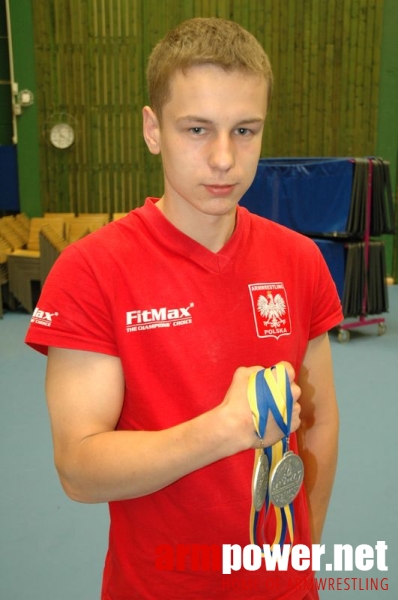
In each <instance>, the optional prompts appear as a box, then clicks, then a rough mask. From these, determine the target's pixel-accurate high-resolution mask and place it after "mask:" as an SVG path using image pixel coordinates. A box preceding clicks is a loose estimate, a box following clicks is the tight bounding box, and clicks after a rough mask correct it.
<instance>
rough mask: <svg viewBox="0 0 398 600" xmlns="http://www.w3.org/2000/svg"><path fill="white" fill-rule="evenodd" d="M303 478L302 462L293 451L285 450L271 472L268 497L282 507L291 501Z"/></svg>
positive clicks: (275, 504)
mask: <svg viewBox="0 0 398 600" xmlns="http://www.w3.org/2000/svg"><path fill="white" fill-rule="evenodd" d="M303 479H304V464H303V461H302V460H301V458H300V457H299V456H298V455H297V454H295V453H294V452H291V451H289V452H286V454H284V456H283V458H282V459H281V460H280V461H279V462H278V464H277V465H276V467H275V468H274V470H273V471H272V473H271V478H270V480H269V498H270V501H271V502H272V504H273V505H274V506H277V507H278V508H282V507H283V506H287V505H289V504H291V503H292V502H293V500H294V499H295V497H296V496H297V494H298V493H299V491H300V488H301V484H302V483H303Z"/></svg>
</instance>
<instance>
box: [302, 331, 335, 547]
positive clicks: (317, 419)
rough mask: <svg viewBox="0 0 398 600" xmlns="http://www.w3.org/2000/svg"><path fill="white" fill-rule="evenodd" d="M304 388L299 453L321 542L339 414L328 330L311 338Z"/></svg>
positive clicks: (316, 534)
mask: <svg viewBox="0 0 398 600" xmlns="http://www.w3.org/2000/svg"><path fill="white" fill-rule="evenodd" d="M298 383H299V386H300V388H301V390H302V394H301V398H300V404H301V415H300V416H301V426H300V429H299V430H298V432H297V433H298V441H299V447H300V453H301V456H302V458H303V460H304V464H305V484H306V490H307V496H308V500H309V510H310V520H311V533H312V538H313V539H312V541H313V543H315V544H316V543H320V541H321V536H322V529H323V525H324V522H325V518H326V512H327V508H328V505H329V500H330V496H331V492H332V487H333V482H334V477H335V472H336V464H337V452H338V429H339V417H338V408H337V402H336V394H335V389H334V382H333V368H332V358H331V351H330V344H329V337H328V335H327V334H324V335H322V336H319V337H318V338H315V339H314V340H311V341H310V342H309V344H308V348H307V352H306V355H305V358H304V361H303V367H302V369H301V372H300V374H299V380H298Z"/></svg>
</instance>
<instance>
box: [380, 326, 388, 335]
mask: <svg viewBox="0 0 398 600" xmlns="http://www.w3.org/2000/svg"><path fill="white" fill-rule="evenodd" d="M386 331H387V327H386V325H385V323H379V326H378V334H379V335H384V334H385V332H386Z"/></svg>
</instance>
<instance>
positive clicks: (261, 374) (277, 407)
mask: <svg viewBox="0 0 398 600" xmlns="http://www.w3.org/2000/svg"><path fill="white" fill-rule="evenodd" d="M274 369H276V377H277V381H276V379H275V377H274V374H273V370H274ZM248 400H249V405H250V408H251V411H252V415H253V421H254V426H255V430H256V433H257V435H258V436H259V437H260V438H263V437H264V434H265V430H266V426H267V421H268V411H269V410H270V411H271V412H272V415H273V417H274V419H275V421H276V423H277V425H278V427H279V428H280V429H281V431H282V432H283V433H284V435H285V437H284V438H283V439H282V440H280V441H279V442H277V443H276V444H274V445H273V446H270V447H268V448H261V449H259V450H256V453H255V462H254V471H253V477H254V473H255V470H256V465H257V461H258V460H259V459H260V457H261V454H262V453H263V452H264V453H265V454H266V456H267V459H268V462H269V465H270V474H271V475H272V472H273V470H274V469H275V467H276V465H277V464H278V463H279V462H280V461H281V460H282V457H283V455H284V454H285V452H286V450H287V447H288V436H289V434H290V427H291V420H292V412H293V396H292V393H291V389H290V383H289V378H288V375H287V372H286V369H285V368H284V366H283V365H281V364H278V365H277V366H276V367H272V368H271V369H262V370H261V371H258V372H257V373H255V374H253V375H252V376H251V377H250V379H249V383H248ZM271 509H273V511H274V513H275V519H276V531H275V539H274V542H273V544H272V546H271V548H272V547H273V546H274V545H275V544H283V543H284V541H285V538H286V533H287V531H288V532H289V538H290V543H291V544H293V538H294V511H293V503H292V504H290V505H288V506H284V507H281V508H279V507H276V506H274V505H273V504H272V503H271V502H270V498H269V494H268V488H267V492H266V497H265V502H264V505H263V507H262V509H261V510H260V511H256V509H255V508H254V506H253V505H252V508H251V514H250V540H251V543H252V544H257V545H259V546H260V547H262V543H264V542H266V540H265V537H266V535H265V528H266V521H267V517H269V515H270V512H271ZM260 538H261V541H260Z"/></svg>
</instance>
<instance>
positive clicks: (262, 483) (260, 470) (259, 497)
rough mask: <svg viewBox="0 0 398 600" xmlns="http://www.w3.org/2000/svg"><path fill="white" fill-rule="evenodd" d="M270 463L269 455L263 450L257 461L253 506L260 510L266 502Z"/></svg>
mask: <svg viewBox="0 0 398 600" xmlns="http://www.w3.org/2000/svg"><path fill="white" fill-rule="evenodd" d="M268 478H269V463H268V458H267V455H266V454H264V452H261V456H260V458H259V459H258V461H257V464H256V468H255V472H254V478H253V506H254V508H255V509H256V510H257V511H259V510H261V509H262V507H263V504H264V502H265V495H266V493H267V488H268Z"/></svg>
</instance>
